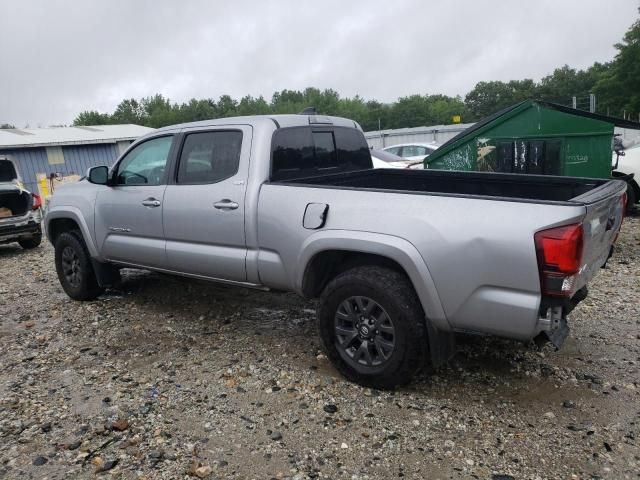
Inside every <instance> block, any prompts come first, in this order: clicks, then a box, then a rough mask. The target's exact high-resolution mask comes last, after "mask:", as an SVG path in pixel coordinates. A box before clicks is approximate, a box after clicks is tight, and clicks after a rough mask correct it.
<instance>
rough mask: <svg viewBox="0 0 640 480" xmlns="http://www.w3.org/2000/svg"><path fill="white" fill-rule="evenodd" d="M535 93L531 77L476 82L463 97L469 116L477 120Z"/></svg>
mask: <svg viewBox="0 0 640 480" xmlns="http://www.w3.org/2000/svg"><path fill="white" fill-rule="evenodd" d="M534 94H535V82H534V81H533V80H531V79H528V78H527V79H524V80H511V81H509V82H500V81H493V82H478V83H477V84H476V86H475V87H474V88H473V90H471V91H470V92H469V93H468V94H467V95H466V97H465V99H464V103H465V106H466V107H467V111H468V112H469V115H470V117H471V118H469V120H479V119H480V118H483V117H486V116H488V115H491V114H492V113H495V112H497V111H499V110H502V109H503V108H506V107H508V106H509V105H513V104H514V103H518V102H521V101H522V100H526V99H527V98H531V97H533V96H534Z"/></svg>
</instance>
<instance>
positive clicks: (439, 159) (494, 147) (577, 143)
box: [425, 100, 640, 178]
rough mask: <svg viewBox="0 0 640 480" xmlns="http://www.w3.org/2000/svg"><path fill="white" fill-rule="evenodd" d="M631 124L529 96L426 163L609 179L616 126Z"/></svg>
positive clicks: (436, 166)
mask: <svg viewBox="0 0 640 480" xmlns="http://www.w3.org/2000/svg"><path fill="white" fill-rule="evenodd" d="M621 123H624V125H621ZM630 124H634V125H635V127H634V126H632V127H631V128H639V127H640V124H635V122H628V121H621V120H619V119H614V118H611V117H606V116H603V115H598V114H593V113H589V112H583V111H581V110H574V109H571V108H568V107H564V106H562V105H556V104H552V103H548V102H542V101H535V100H526V101H524V102H521V103H519V104H516V105H513V106H511V107H509V108H507V109H505V110H502V111H500V112H498V113H496V114H494V115H492V116H490V117H487V118H486V119H484V120H482V121H480V122H478V123H476V124H475V125H473V126H472V127H470V128H469V129H467V130H465V131H464V132H461V133H460V134H459V135H457V136H456V137H454V138H452V139H451V140H449V141H448V142H447V143H445V144H444V145H443V146H441V147H440V148H439V149H438V150H436V151H435V152H433V153H432V154H431V155H429V156H428V157H427V158H426V159H425V168H433V169H444V170H477V171H489V172H508V173H530V174H546V175H563V176H572V177H592V178H610V177H611V152H612V147H613V132H614V127H615V126H616V125H621V126H625V127H627V128H629V127H630Z"/></svg>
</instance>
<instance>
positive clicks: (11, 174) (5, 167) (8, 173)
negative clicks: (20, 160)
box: [0, 159, 18, 182]
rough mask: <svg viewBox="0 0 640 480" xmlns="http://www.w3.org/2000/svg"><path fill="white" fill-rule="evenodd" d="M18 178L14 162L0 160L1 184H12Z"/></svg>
mask: <svg viewBox="0 0 640 480" xmlns="http://www.w3.org/2000/svg"><path fill="white" fill-rule="evenodd" d="M17 178H18V174H17V173H16V169H15V167H14V166H13V162H10V161H9V160H6V159H0V182H12V181H13V180H16V179H17Z"/></svg>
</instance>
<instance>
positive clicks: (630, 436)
mask: <svg viewBox="0 0 640 480" xmlns="http://www.w3.org/2000/svg"><path fill="white" fill-rule="evenodd" d="M0 273H1V276H0V478H11V479H13V478H15V479H24V478H49V479H62V478H94V477H96V476H101V477H104V478H132V479H133V478H146V479H155V478H167V479H169V478H171V479H173V478H242V479H244V478H255V479H265V478H295V479H303V478H336V479H339V478H344V479H366V478H370V479H374V478H375V479H377V478H398V477H400V478H402V477H404V478H429V479H438V478H439V479H449V478H452V479H458V478H477V479H493V480H508V479H564V478H567V479H570V478H579V479H591V478H607V479H622V478H640V370H639V366H640V335H639V334H640V330H639V326H640V219H638V218H630V219H627V220H625V224H624V226H623V230H622V233H621V236H620V239H619V241H618V249H617V251H616V253H615V255H614V257H613V258H612V259H611V260H610V263H609V266H608V268H607V269H605V270H602V271H601V272H599V274H598V276H597V278H596V279H595V280H594V281H593V283H592V285H591V288H590V295H589V297H588V298H587V299H586V300H585V301H584V302H583V303H582V304H581V305H580V306H579V307H578V308H577V309H576V310H575V311H574V312H573V313H572V315H571V317H570V319H571V322H570V324H571V327H572V330H571V334H570V337H569V339H568V340H567V343H566V344H565V346H564V347H563V349H562V350H560V351H558V352H555V351H553V350H552V349H550V348H544V349H543V350H538V349H536V348H535V347H533V346H532V345H523V344H520V343H515V342H511V341H506V340H500V339H495V338H464V339H461V342H460V345H459V349H460V352H459V353H458V354H457V356H456V357H455V358H454V359H453V360H452V361H451V363H450V364H449V365H448V366H447V367H445V368H442V369H440V370H438V371H437V372H435V373H434V374H431V375H428V374H423V375H421V376H420V377H419V378H417V379H416V381H415V382H414V383H412V384H411V385H409V386H408V387H405V388H402V389H399V390H397V391H395V392H381V391H376V390H371V389H366V388H361V387H359V386H357V385H354V384H351V383H349V382H346V381H345V380H344V379H343V378H342V377H340V375H338V374H337V373H336V372H335V371H334V370H333V368H332V367H331V366H330V365H329V364H328V362H327V360H326V358H325V357H324V356H323V355H322V353H321V351H320V347H319V342H318V339H317V337H316V335H315V323H314V321H315V320H314V319H315V305H314V303H313V302H307V301H304V300H302V299H300V298H299V297H297V296H295V295H293V294H273V293H264V292H255V291H249V290H246V289H241V288H230V287H222V286H216V285H212V284H207V283H198V282H193V281H189V280H183V279H178V278H172V277H168V276H162V275H158V274H154V273H149V272H137V271H133V270H128V271H126V272H125V274H124V282H123V286H122V289H121V290H117V291H109V292H107V293H106V294H105V295H103V296H102V297H101V298H100V299H98V300H97V301H94V302H87V303H78V302H74V301H72V300H70V299H68V298H67V297H66V295H65V294H64V293H63V292H62V289H61V288H60V286H59V284H58V280H57V277H56V274H55V271H54V268H53V250H52V248H51V247H50V246H49V245H45V244H43V245H42V246H41V247H39V248H37V249H35V250H32V251H24V250H21V249H20V248H19V247H18V246H17V245H7V246H0Z"/></svg>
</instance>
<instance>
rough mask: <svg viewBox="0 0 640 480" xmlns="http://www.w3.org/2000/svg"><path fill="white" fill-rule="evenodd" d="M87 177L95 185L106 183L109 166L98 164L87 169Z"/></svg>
mask: <svg viewBox="0 0 640 480" xmlns="http://www.w3.org/2000/svg"><path fill="white" fill-rule="evenodd" d="M87 179H88V180H89V181H90V182H91V183H95V184H96V185H106V184H107V183H108V181H109V167H107V166H105V165H100V166H99V167H91V168H90V169H89V170H87Z"/></svg>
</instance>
